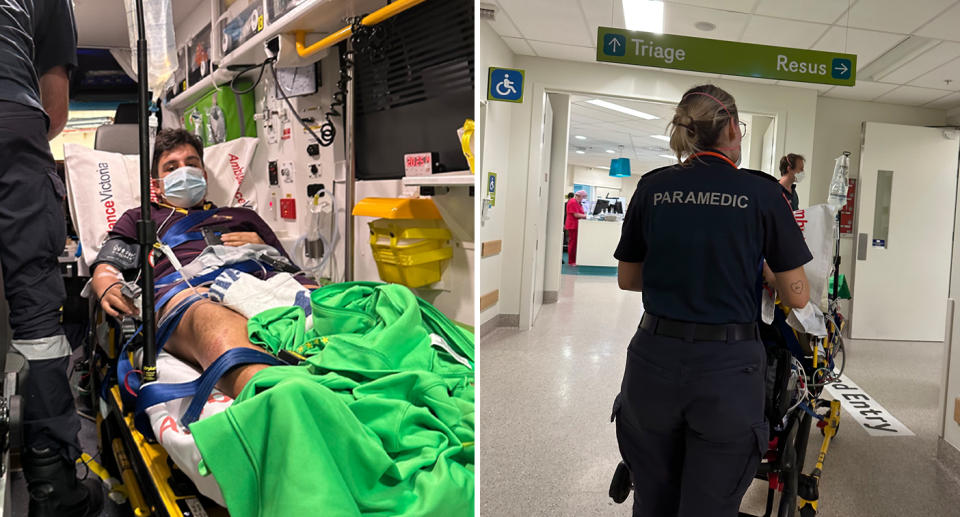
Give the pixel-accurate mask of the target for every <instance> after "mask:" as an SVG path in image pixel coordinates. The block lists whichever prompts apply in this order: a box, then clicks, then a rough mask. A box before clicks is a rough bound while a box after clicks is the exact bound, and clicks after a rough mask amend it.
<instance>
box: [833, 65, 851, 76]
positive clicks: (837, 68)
mask: <svg viewBox="0 0 960 517" xmlns="http://www.w3.org/2000/svg"><path fill="white" fill-rule="evenodd" d="M833 69H834V70H840V73H841V74H845V73H847V70H849V68H847V65H845V64H843V63H840V66H835V67H833Z"/></svg>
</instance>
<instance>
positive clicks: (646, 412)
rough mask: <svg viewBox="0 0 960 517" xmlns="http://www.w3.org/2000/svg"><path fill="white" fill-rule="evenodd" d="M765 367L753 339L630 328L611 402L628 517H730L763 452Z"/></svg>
mask: <svg viewBox="0 0 960 517" xmlns="http://www.w3.org/2000/svg"><path fill="white" fill-rule="evenodd" d="M765 369H766V355H765V351H764V348H763V344H762V343H760V342H759V341H757V340H748V341H738V342H717V341H688V340H684V339H679V338H673V337H665V336H658V335H653V334H651V333H649V332H647V331H646V330H643V329H638V330H637V333H636V335H634V337H633V340H632V341H631V342H630V347H629V348H628V350H627V366H626V370H625V372H624V376H623V384H622V386H621V392H620V396H619V397H617V401H616V402H615V404H614V415H615V417H616V422H617V424H616V426H617V440H618V442H619V444H620V453H621V455H622V456H623V459H624V461H625V462H626V464H627V466H628V467H629V469H630V472H631V477H632V479H633V484H634V504H633V515H634V516H638V517H639V516H642V517H736V515H737V514H738V511H739V506H740V500H741V499H742V498H743V495H744V493H745V492H746V490H747V487H749V486H750V482H751V480H752V479H753V477H754V475H755V474H756V471H757V466H758V465H759V462H760V457H761V455H762V454H763V453H765V452H766V450H767V446H768V442H767V440H768V434H769V428H768V425H767V422H766V419H765V416H764V375H765Z"/></svg>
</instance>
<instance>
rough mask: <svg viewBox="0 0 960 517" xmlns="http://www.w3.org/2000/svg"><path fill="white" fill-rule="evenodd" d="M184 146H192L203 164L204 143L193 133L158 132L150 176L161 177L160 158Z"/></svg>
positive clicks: (171, 130) (170, 130) (169, 130)
mask: <svg viewBox="0 0 960 517" xmlns="http://www.w3.org/2000/svg"><path fill="white" fill-rule="evenodd" d="M184 144H190V145H192V146H193V148H194V149H196V150H197V154H198V155H200V163H203V142H201V141H200V139H199V138H197V137H196V135H194V134H193V133H190V132H189V131H187V130H185V129H161V130H160V131H158V132H157V138H156V139H155V140H154V142H153V164H152V165H150V176H151V177H153V178H159V177H160V157H161V156H163V154H164V153H166V152H169V151H172V150H174V149H176V148H177V147H180V146H181V145H184Z"/></svg>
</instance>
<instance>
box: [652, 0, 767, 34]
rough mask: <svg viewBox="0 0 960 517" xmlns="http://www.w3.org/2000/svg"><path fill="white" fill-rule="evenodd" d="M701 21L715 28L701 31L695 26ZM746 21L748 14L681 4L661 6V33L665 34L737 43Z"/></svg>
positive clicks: (748, 19)
mask: <svg viewBox="0 0 960 517" xmlns="http://www.w3.org/2000/svg"><path fill="white" fill-rule="evenodd" d="M701 21H705V22H710V23H712V24H714V25H716V26H717V28H716V29H714V30H712V31H709V32H705V31H702V30H700V29H698V28H696V26H695V24H696V23H697V22H701ZM748 21H750V15H749V14H743V13H737V12H729V11H721V10H718V9H709V8H704V7H695V6H690V5H681V4H666V5H664V6H663V32H664V33H666V34H679V35H681V36H694V37H697V38H710V39H720V40H727V41H737V40H739V39H740V35H741V34H743V29H744V27H746V26H747V22H748Z"/></svg>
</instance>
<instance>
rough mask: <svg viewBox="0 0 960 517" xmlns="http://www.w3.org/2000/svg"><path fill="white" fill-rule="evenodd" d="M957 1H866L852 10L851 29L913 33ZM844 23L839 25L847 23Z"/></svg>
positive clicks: (859, 3)
mask: <svg viewBox="0 0 960 517" xmlns="http://www.w3.org/2000/svg"><path fill="white" fill-rule="evenodd" d="M954 2H955V0H914V1H904V0H868V1H867V0H863V1H860V2H857V3H855V4H854V5H853V7H852V8H850V22H849V23H850V26H851V27H858V28H861V29H871V30H878V31H887V32H897V33H900V34H910V33H912V32H913V31H915V30H917V29H918V28H920V27H921V26H923V25H924V24H926V23H927V22H929V21H930V20H932V19H933V18H934V17H936V16H937V15H939V14H940V13H942V12H943V11H944V10H946V9H947V7H949V6H951V5H952V4H953V3H954ZM845 21H846V20H841V21H840V22H839V23H845Z"/></svg>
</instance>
